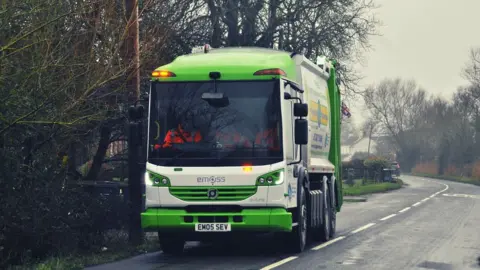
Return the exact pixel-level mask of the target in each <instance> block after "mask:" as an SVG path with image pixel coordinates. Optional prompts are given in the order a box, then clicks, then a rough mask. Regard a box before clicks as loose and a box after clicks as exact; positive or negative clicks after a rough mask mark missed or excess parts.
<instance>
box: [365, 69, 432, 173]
mask: <svg viewBox="0 0 480 270" xmlns="http://www.w3.org/2000/svg"><path fill="white" fill-rule="evenodd" d="M364 100H365V104H366V106H367V108H369V110H370V112H371V114H372V115H375V116H376V119H377V120H378V121H379V124H380V128H381V129H383V130H384V131H385V132H386V133H387V134H389V135H390V136H391V137H392V139H393V140H394V142H395V144H396V145H397V147H398V149H399V150H400V156H403V159H404V160H405V161H406V162H408V163H410V165H412V164H414V163H415V159H416V158H417V156H418V147H417V146H418V145H420V143H419V142H418V141H417V140H416V138H417V136H416V135H415V131H416V130H417V128H420V127H423V126H424V124H425V119H426V115H427V107H428V104H429V100H428V98H427V94H426V92H425V90H423V89H421V88H419V87H418V85H417V84H416V83H415V82H414V81H412V80H409V81H403V80H401V79H399V78H397V79H385V80H383V81H381V82H380V83H379V84H378V85H376V86H372V87H369V88H368V89H367V90H366V91H365V96H364ZM414 142H415V144H416V145H414V144H413V143H414Z"/></svg>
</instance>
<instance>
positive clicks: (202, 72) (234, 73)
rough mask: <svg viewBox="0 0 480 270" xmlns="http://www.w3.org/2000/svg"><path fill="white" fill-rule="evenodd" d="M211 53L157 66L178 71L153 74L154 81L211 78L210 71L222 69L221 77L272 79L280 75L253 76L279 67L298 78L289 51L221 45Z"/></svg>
mask: <svg viewBox="0 0 480 270" xmlns="http://www.w3.org/2000/svg"><path fill="white" fill-rule="evenodd" d="M214 50H215V51H212V52H209V53H206V54H205V53H198V54H188V55H183V56H179V57H177V58H176V59H175V60H174V61H173V62H171V63H169V64H167V65H164V66H161V67H159V68H157V69H156V70H168V71H171V72H173V73H175V74H176V77H172V78H161V79H157V78H152V81H155V80H156V81H169V82H172V81H209V80H211V79H210V77H209V73H210V72H212V71H217V72H220V73H221V77H220V79H219V80H225V81H229V80H270V79H272V78H279V77H280V76H272V75H262V76H254V75H253V73H255V72H256V71H258V70H262V69H271V68H279V69H282V70H283V71H285V72H286V73H287V76H286V77H287V78H288V79H290V80H293V81H295V80H296V73H295V63H294V62H293V60H292V59H291V58H290V54H288V53H287V52H283V51H276V50H270V49H261V48H221V49H214Z"/></svg>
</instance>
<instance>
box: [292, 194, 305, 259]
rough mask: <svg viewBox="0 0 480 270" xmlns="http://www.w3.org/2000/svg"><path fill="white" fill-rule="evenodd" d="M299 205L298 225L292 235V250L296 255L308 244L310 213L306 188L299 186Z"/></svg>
mask: <svg viewBox="0 0 480 270" xmlns="http://www.w3.org/2000/svg"><path fill="white" fill-rule="evenodd" d="M298 196H299V200H298V201H299V205H298V206H297V208H298V211H297V223H298V225H297V226H296V227H294V228H293V230H292V232H291V233H290V240H291V241H289V242H290V244H289V245H288V246H289V247H290V250H291V251H292V252H295V253H300V252H303V250H304V249H305V246H306V244H307V228H308V221H307V219H308V212H307V198H306V196H305V188H304V187H303V186H300V185H299V194H298Z"/></svg>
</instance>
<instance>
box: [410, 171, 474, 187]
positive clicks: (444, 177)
mask: <svg viewBox="0 0 480 270" xmlns="http://www.w3.org/2000/svg"><path fill="white" fill-rule="evenodd" d="M411 175H413V176H420V177H428V178H436V179H441V180H447V181H452V182H459V183H466V184H472V185H476V186H480V180H479V179H475V178H470V177H462V176H449V175H436V174H429V173H411Z"/></svg>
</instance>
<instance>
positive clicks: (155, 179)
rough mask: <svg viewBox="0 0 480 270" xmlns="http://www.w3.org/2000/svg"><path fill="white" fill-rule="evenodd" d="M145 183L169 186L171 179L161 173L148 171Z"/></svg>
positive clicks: (155, 185)
mask: <svg viewBox="0 0 480 270" xmlns="http://www.w3.org/2000/svg"><path fill="white" fill-rule="evenodd" d="M145 185H147V186H154V187H169V186H170V179H168V177H165V176H163V175H161V174H158V173H154V172H149V171H147V172H146V173H145Z"/></svg>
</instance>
